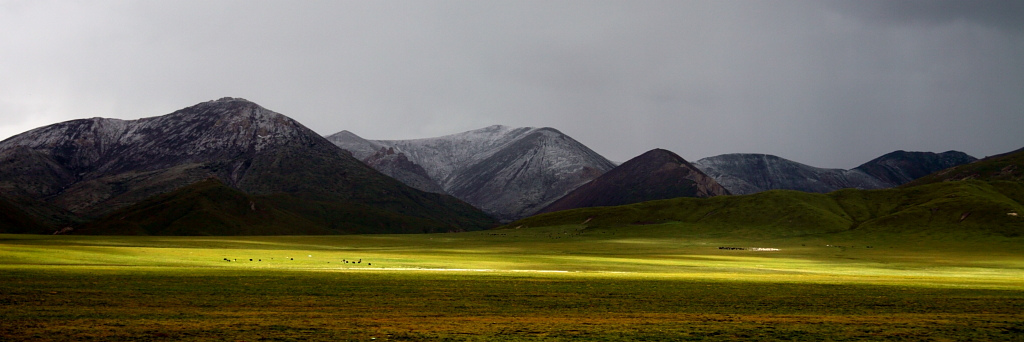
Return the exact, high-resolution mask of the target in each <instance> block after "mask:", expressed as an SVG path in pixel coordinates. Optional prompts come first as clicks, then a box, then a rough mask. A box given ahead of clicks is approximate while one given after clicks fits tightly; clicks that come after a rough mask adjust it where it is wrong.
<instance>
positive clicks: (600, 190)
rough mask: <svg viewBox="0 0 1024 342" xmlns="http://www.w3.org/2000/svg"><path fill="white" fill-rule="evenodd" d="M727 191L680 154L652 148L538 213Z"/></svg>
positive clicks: (709, 195)
mask: <svg viewBox="0 0 1024 342" xmlns="http://www.w3.org/2000/svg"><path fill="white" fill-rule="evenodd" d="M728 194H729V191H727V190H726V189H725V188H724V187H722V185H721V184H718V182H716V181H715V180H714V179H712V178H711V177H709V176H708V175H705V174H704V173H703V172H701V171H700V170H698V169H697V168H696V167H694V166H693V165H692V164H690V163H689V162H687V161H686V160H684V159H683V158H682V157H680V156H679V155H677V154H675V153H672V152H671V151H667V150H663V149H654V150H651V151H648V152H646V153H644V154H642V155H640V156H637V157H636V158H633V159H630V160H629V161H627V162H625V163H622V165H619V166H616V167H615V168H614V169H612V170H611V171H608V172H606V173H605V174H603V175H601V176H600V177H597V178H596V179H594V180H592V181H590V182H589V183H587V184H584V185H582V186H580V187H579V188H576V190H573V191H572V192H570V193H569V194H567V195H565V196H564V197H562V198H560V199H558V200H556V201H555V202H553V203H551V205H548V206H547V207H545V208H544V209H543V210H541V211H540V213H546V212H554V211H560V210H568V209H575V208H585V207H600V206H616V205H624V204H631V203H639V202H646V201H652V200H659V199H668V198H676V197H711V196H718V195H728Z"/></svg>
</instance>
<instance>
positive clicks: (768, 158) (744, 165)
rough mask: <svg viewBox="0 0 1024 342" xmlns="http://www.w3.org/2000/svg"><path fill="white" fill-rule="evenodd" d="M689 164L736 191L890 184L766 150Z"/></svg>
mask: <svg viewBox="0 0 1024 342" xmlns="http://www.w3.org/2000/svg"><path fill="white" fill-rule="evenodd" d="M693 165H694V166H696V167H697V168H698V169H700V170H701V171H703V172H704V173H705V174H707V175H708V176H711V178H714V179H715V180H717V181H718V182H719V183H721V184H722V186H724V187H725V188H726V189H729V192H731V193H733V194H738V195H742V194H751V193H756V192H761V191H766V190H772V189H789V190H799V191H806V192H817V193H826V192H831V191H835V190H838V189H843V188H857V189H881V188H888V187H891V186H892V185H890V184H888V183H885V182H883V181H881V180H879V179H877V178H875V177H874V176H872V175H870V174H868V173H866V172H864V171H861V170H858V169H853V170H842V169H822V168H816V167H812V166H808V165H804V164H800V163H797V162H794V161H791V160H788V159H783V158H780V157H776V156H773V155H767V154H749V153H736V154H723V155H719V156H714V157H709V158H704V159H701V160H698V161H696V162H694V163H693Z"/></svg>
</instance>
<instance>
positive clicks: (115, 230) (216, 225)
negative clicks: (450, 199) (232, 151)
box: [73, 178, 450, 235]
mask: <svg viewBox="0 0 1024 342" xmlns="http://www.w3.org/2000/svg"><path fill="white" fill-rule="evenodd" d="M449 230H450V227H449V226H448V225H444V224H439V222H437V221H434V220H430V219H425V218H418V217H412V216H408V215H399V214H396V213H394V212H390V211H386V210H382V209H379V208H375V207H371V206H368V205H364V204H359V203H350V202H337V201H315V200H309V199H304V198H297V197H295V196H293V195H290V194H284V193H278V194H272V195H250V194H246V193H244V192H241V191H239V190H237V189H235V188H232V187H229V186H227V185H225V184H224V183H222V182H221V181H220V180H219V179H216V178H210V179H207V180H204V181H201V182H198V183H195V184H191V185H188V186H186V187H183V188H180V189H177V190H175V191H172V192H170V193H166V194H162V195H158V196H154V197H152V198H149V199H147V200H145V201H142V202H139V203H136V204H133V205H131V206H128V207H125V208H122V209H119V210H116V211H114V212H112V213H109V214H107V215H105V216H104V217H102V218H100V219H97V220H94V221H91V222H88V223H86V224H83V225H80V226H79V227H77V228H75V230H74V231H73V232H74V233H76V234H99V235H297V234H310V235H328V234H339V233H364V234H365V233H437V232H446V231H449Z"/></svg>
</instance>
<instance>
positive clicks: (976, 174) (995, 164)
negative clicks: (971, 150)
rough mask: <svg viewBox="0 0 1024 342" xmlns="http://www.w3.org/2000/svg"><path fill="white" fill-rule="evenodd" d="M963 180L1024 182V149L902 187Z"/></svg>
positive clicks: (952, 169) (923, 178)
mask: <svg viewBox="0 0 1024 342" xmlns="http://www.w3.org/2000/svg"><path fill="white" fill-rule="evenodd" d="M964 179H981V180H1005V181H1016V182H1021V181H1024V148H1022V149H1019V150H1016V151H1012V152H1007V153H1003V154H998V155H994V156H991V157H987V158H984V159H981V160H978V161H976V162H973V163H970V164H964V165H960V166H957V167H953V168H949V169H945V170H942V171H939V172H936V173H933V174H930V175H927V176H924V177H921V178H918V179H916V180H914V181H912V182H910V183H907V184H904V185H903V187H905V188H906V187H913V186H918V185H924V184H931V183H936V182H945V181H956V180H964Z"/></svg>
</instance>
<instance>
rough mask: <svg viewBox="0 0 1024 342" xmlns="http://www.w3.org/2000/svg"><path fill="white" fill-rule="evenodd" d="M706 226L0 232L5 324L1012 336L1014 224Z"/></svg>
mask: <svg viewBox="0 0 1024 342" xmlns="http://www.w3.org/2000/svg"><path fill="white" fill-rule="evenodd" d="M709 228H712V227H708V226H701V225H689V224H679V223H666V224H650V225H625V226H619V227H605V228H587V227H585V226H583V225H562V226H546V227H530V228H518V229H516V228H515V227H507V228H504V229H499V230H491V231H478V232H466V233H445V234H411V235H409V234H406V235H343V236H331V237H325V236H279V237H137V236H40V235H0V272H3V274H4V276H3V277H0V288H3V289H4V290H3V292H0V302H2V303H3V304H4V305H3V306H2V309H0V335H3V336H6V337H8V338H13V339H18V340H24V339H32V340H54V341H57V340H81V339H103V340H140V339H147V340H148V339H173V340H209V339H231V340H260V339H300V340H377V341H389V340H390V341H442V340H461V341H485V340H486V341H493V340H497V341H541V340H545V341H548V340H556V341H589V340H623V339H626V340H638V339H645V340H655V341H659V340H688V339H694V340H764V339H788V340H808V341H810V340H823V339H831V340H853V339H876V340H877V339H914V340H920V339H956V340H970V339H973V340H979V339H980V340H1012V338H1013V337H1014V336H1019V335H1018V334H1019V333H1020V329H1021V328H1022V327H1024V315H1022V314H1021V312H1020V310H1019V308H1020V307H1021V305H1024V281H1022V279H1024V258H1022V257H1021V255H1024V250H1022V247H1021V246H1024V244H1021V243H1020V242H1021V241H1020V238H1013V239H1007V238H989V239H985V240H984V241H975V243H977V245H971V244H964V245H960V246H956V245H943V244H941V243H939V244H935V243H908V241H910V240H908V239H907V237H905V236H903V237H896V236H894V237H891V239H890V240H887V241H878V240H873V239H869V240H870V241H868V240H863V239H859V238H857V237H856V236H850V235H844V234H838V235H830V234H823V235H813V236H799V237H789V238H764V239H763V238H756V237H752V236H754V235H747V236H744V235H740V234H728V235H726V234H717V233H714V232H710V231H709V230H710V229H709ZM868 243H871V244H874V245H870V247H869V245H867V244H868ZM980 245H985V246H986V248H984V249H982V248H977V247H978V246H980ZM723 246H743V247H748V249H747V250H727V249H721V248H719V247H723ZM749 247H765V248H777V249H778V250H777V251H775V250H770V251H754V250H751V249H749ZM250 259H252V261H250ZM227 260H231V261H227ZM345 261H348V263H346V262H345Z"/></svg>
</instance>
